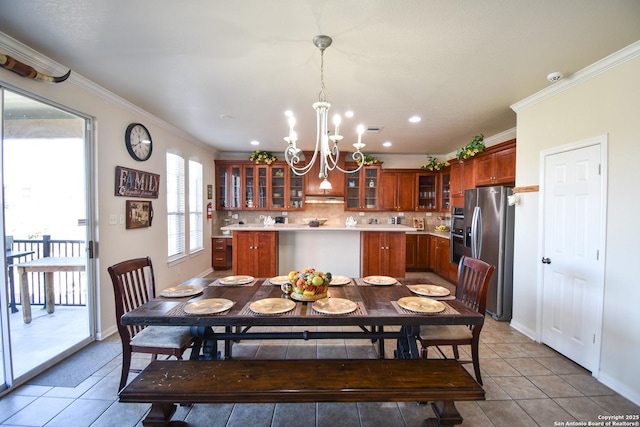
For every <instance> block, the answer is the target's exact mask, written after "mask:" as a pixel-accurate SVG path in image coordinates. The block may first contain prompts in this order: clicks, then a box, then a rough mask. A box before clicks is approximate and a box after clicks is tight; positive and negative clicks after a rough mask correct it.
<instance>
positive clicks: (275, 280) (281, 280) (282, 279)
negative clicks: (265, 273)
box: [269, 276, 289, 286]
mask: <svg viewBox="0 0 640 427" xmlns="http://www.w3.org/2000/svg"><path fill="white" fill-rule="evenodd" d="M269 282H270V283H271V284H272V285H277V286H280V285H284V284H285V283H289V276H276V277H272V278H271V279H269Z"/></svg>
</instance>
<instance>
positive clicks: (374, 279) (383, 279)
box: [362, 276, 396, 285]
mask: <svg viewBox="0 0 640 427" xmlns="http://www.w3.org/2000/svg"><path fill="white" fill-rule="evenodd" d="M362 280H364V283H368V284H370V285H393V284H394V283H396V279H394V278H393V277H389V276H367V277H365V278H364V279H362Z"/></svg>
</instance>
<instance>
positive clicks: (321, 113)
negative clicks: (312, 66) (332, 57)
mask: <svg viewBox="0 0 640 427" xmlns="http://www.w3.org/2000/svg"><path fill="white" fill-rule="evenodd" d="M331 42H332V40H331V37H329V36H323V35H320V36H315V37H314V38H313V44H314V45H315V46H316V47H317V48H318V49H320V93H319V95H318V102H315V103H313V109H314V110H316V122H317V123H316V124H317V133H316V147H315V149H314V152H313V157H312V158H311V161H309V162H308V163H306V164H305V165H304V166H300V167H298V166H296V164H298V163H299V162H300V153H301V151H302V150H300V149H299V148H298V147H297V146H296V141H297V140H298V135H297V133H296V131H295V130H294V126H295V125H296V118H295V117H294V116H293V113H292V112H290V111H287V113H285V114H286V116H287V117H288V121H289V136H286V137H285V138H284V140H285V141H287V143H288V145H287V148H286V150H285V151H284V157H285V160H286V161H287V164H288V165H289V167H290V168H291V170H292V171H293V173H295V174H296V175H305V174H307V173H308V172H309V171H310V170H311V168H312V167H313V165H314V164H315V162H316V160H317V159H318V157H320V173H319V174H318V177H319V178H320V179H321V180H322V182H321V183H320V189H321V190H331V183H330V182H329V180H328V179H327V177H328V174H329V171H332V170H334V169H338V170H339V171H340V172H343V173H353V172H357V171H359V170H360V169H362V166H363V165H364V154H363V153H362V152H361V151H360V150H361V149H362V148H364V147H365V144H363V143H362V134H363V133H364V126H363V125H359V126H358V129H357V130H358V142H356V143H355V144H353V147H354V148H355V149H356V151H355V152H354V153H353V154H352V156H351V157H352V158H353V160H355V161H356V162H357V163H358V167H357V168H356V169H353V170H345V169H342V168H341V167H340V166H339V165H338V159H339V158H340V150H339V149H338V143H339V142H340V141H341V140H342V138H343V137H342V135H340V122H341V118H340V116H339V115H338V114H336V115H335V116H333V125H334V126H335V133H334V134H333V135H329V130H328V113H329V108H331V103H330V102H329V99H328V98H327V94H326V93H325V87H324V50H325V49H326V48H328V47H329V46H331ZM329 140H331V142H333V144H332V145H330V144H329Z"/></svg>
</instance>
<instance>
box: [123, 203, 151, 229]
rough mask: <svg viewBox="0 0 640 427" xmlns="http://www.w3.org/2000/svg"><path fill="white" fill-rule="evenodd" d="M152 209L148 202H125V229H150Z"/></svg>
mask: <svg viewBox="0 0 640 427" xmlns="http://www.w3.org/2000/svg"><path fill="white" fill-rule="evenodd" d="M152 220H153V208H152V207H151V202H150V201H138V200H127V223H126V228H128V229H129V228H145V227H151V221H152Z"/></svg>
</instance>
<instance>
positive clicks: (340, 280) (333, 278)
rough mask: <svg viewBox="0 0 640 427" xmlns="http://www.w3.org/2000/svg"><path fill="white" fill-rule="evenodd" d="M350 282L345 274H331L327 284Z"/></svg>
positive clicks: (346, 283) (334, 284) (335, 284)
mask: <svg viewBox="0 0 640 427" xmlns="http://www.w3.org/2000/svg"><path fill="white" fill-rule="evenodd" d="M349 283H351V279H350V278H348V277H347V276H331V281H330V282H329V286H338V285H348V284H349Z"/></svg>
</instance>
